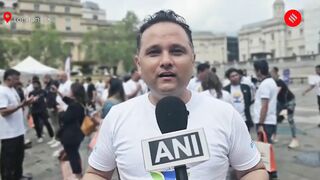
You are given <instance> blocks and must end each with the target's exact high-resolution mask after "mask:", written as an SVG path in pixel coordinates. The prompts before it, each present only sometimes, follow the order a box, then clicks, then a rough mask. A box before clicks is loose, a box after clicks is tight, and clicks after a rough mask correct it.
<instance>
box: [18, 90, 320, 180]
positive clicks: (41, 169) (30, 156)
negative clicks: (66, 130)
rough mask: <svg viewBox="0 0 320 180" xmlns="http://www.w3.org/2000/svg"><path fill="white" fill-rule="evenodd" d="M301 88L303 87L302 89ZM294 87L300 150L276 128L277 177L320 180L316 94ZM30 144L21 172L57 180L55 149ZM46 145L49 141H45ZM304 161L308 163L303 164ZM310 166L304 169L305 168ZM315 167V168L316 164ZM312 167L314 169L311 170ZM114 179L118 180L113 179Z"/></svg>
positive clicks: (285, 128) (287, 132) (85, 152)
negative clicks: (292, 148)
mask: <svg viewBox="0 0 320 180" xmlns="http://www.w3.org/2000/svg"><path fill="white" fill-rule="evenodd" d="M303 86H304V87H303ZM303 86H300V85H295V86H293V87H292V90H293V91H294V92H295V94H296V96H297V98H296V99H297V111H296V118H295V119H296V122H297V128H298V138H299V140H300V143H301V146H300V147H299V148H298V149H296V150H290V149H288V148H287V145H288V143H289V141H290V136H291V134H290V129H289V126H288V123H287V122H284V123H282V124H280V125H279V130H278V138H279V142H278V143H277V144H275V151H276V159H277V163H278V170H279V177H280V179H281V180H318V179H320V164H319V163H320V153H319V152H320V128H318V127H316V125H317V124H318V123H319V122H320V116H319V114H318V112H317V105H316V99H315V97H316V96H315V92H312V93H310V94H308V95H307V96H306V97H301V96H300V94H301V92H302V88H303V89H304V88H305V86H306V85H303ZM28 136H29V137H31V139H32V141H33V147H32V148H31V149H29V150H27V151H26V156H25V163H24V167H25V168H24V169H25V172H30V173H32V174H33V177H34V180H60V179H61V175H60V174H61V172H60V166H59V163H58V160H57V159H56V158H53V157H52V153H53V151H54V150H55V149H51V148H49V146H48V145H47V144H46V143H42V144H37V143H36V142H35V138H34V137H35V133H34V131H33V130H31V131H30V132H29V133H28ZM46 141H48V138H47V139H46ZM87 142H88V140H87V139H86V140H85V141H84V143H83V145H82V148H81V155H82V158H83V166H84V167H86V166H87V157H88V154H89V151H88V150H87V148H86V144H87ZM303 161H307V162H303ZM308 163H309V164H310V165H307V164H308ZM317 163H318V164H317ZM312 164H313V166H312ZM114 179H117V178H116V177H114Z"/></svg>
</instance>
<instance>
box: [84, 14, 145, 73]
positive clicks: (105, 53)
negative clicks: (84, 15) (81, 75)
mask: <svg viewBox="0 0 320 180" xmlns="http://www.w3.org/2000/svg"><path fill="white" fill-rule="evenodd" d="M138 22H139V20H138V17H137V16H136V15H135V14H134V13H133V12H130V11H129V12H127V14H126V16H125V18H123V19H122V20H121V21H120V22H118V23H116V24H114V25H112V26H110V27H108V28H105V29H98V30H96V31H91V32H88V33H87V34H86V35H85V36H84V39H83V42H82V46H83V47H85V54H86V56H85V59H86V60H93V61H96V62H98V63H99V64H101V65H108V66H109V67H112V66H116V65H117V64H118V62H119V61H121V60H122V61H123V62H124V66H125V68H126V70H128V69H129V68H131V67H132V66H133V56H134V53H135V50H136V42H135V41H136V31H137V25H138Z"/></svg>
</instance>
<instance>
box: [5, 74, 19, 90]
mask: <svg viewBox="0 0 320 180" xmlns="http://www.w3.org/2000/svg"><path fill="white" fill-rule="evenodd" d="M7 82H8V85H9V86H10V87H16V86H17V85H18V84H19V82H20V76H17V75H12V76H9V77H8V78H7Z"/></svg>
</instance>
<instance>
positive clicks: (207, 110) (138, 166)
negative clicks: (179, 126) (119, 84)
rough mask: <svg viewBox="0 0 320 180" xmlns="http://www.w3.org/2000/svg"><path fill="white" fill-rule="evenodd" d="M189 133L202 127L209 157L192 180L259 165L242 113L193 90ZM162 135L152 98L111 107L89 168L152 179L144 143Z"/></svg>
mask: <svg viewBox="0 0 320 180" xmlns="http://www.w3.org/2000/svg"><path fill="white" fill-rule="evenodd" d="M186 106H187V109H188V111H189V113H190V114H189V117H188V127H187V129H196V128H204V131H205V134H206V138H207V143H208V147H209V151H210V159H209V160H208V161H205V162H201V163H198V164H197V165H194V166H192V167H190V169H189V170H188V173H189V179H190V180H199V179H201V180H202V179H205V180H217V179H219V180H220V179H225V178H226V175H227V172H228V168H229V163H230V164H231V165H232V166H233V167H234V168H235V169H236V170H240V171H241V170H247V169H250V168H252V167H254V166H255V165H256V164H257V163H258V162H259V161H260V158H261V157H260V153H259V152H258V150H257V149H256V147H255V146H254V143H253V142H252V140H251V137H250V134H249V132H248V130H247V127H246V125H245V123H244V121H243V120H242V117H241V116H240V114H239V113H238V112H237V111H236V110H235V109H234V108H233V107H232V106H231V105H230V104H227V103H225V102H222V101H220V100H216V99H214V98H207V96H205V95H202V94H199V93H196V92H193V93H192V97H191V99H190V101H189V102H188V103H187V104H186ZM158 136H161V132H160V130H159V127H158V125H157V121H156V116H155V106H154V105H153V104H151V103H150V101H149V99H148V94H145V95H143V96H139V97H136V98H133V99H130V100H128V101H126V102H124V103H120V104H118V105H116V106H113V107H112V109H111V110H110V112H109V113H108V115H107V116H106V117H105V119H104V120H103V123H102V126H101V129H100V131H99V137H98V140H97V144H96V146H95V148H94V150H93V151H92V153H91V155H90V157H89V164H90V165H91V166H92V167H93V168H95V169H97V170H100V171H111V170H113V169H114V168H115V167H118V169H119V172H120V177H121V179H123V180H152V177H151V175H150V174H151V173H150V172H147V171H146V170H145V168H144V161H143V153H142V148H141V140H143V139H147V138H151V137H158Z"/></svg>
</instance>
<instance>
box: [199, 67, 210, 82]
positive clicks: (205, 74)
mask: <svg viewBox="0 0 320 180" xmlns="http://www.w3.org/2000/svg"><path fill="white" fill-rule="evenodd" d="M208 72H209V69H205V70H203V71H201V72H199V73H198V79H199V80H200V81H201V82H202V81H204V79H205V78H206V77H207V74H208Z"/></svg>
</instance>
